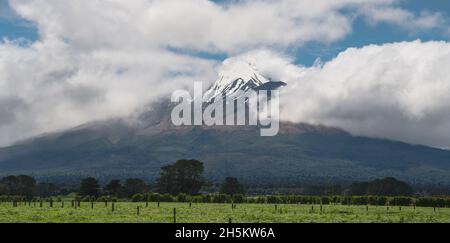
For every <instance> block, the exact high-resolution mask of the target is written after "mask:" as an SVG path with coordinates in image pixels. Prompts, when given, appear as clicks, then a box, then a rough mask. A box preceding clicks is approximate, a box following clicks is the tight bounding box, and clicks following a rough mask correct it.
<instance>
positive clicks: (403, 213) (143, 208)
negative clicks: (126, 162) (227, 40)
mask: <svg viewBox="0 0 450 243" xmlns="http://www.w3.org/2000/svg"><path fill="white" fill-rule="evenodd" d="M113 208H114V209H113ZM174 211H175V215H174ZM174 216H175V218H176V222H177V223H228V222H230V220H231V222H233V223H310V222H317V223H358V222H362V223H377V222H380V223H402V222H404V223H422V222H423V223H433V222H436V223H449V222H450V209H449V208H433V207H427V208H425V207H416V208H414V207H412V206H411V207H404V206H403V207H399V206H391V207H388V206H348V205H331V204H330V205H322V206H321V205H297V204H280V205H276V204H235V206H232V204H213V203H159V206H158V203H155V202H151V203H145V202H143V203H133V202H116V203H114V206H113V203H111V202H110V203H107V204H106V203H102V202H95V203H91V202H81V203H80V205H79V206H78V205H77V204H75V205H74V206H72V204H71V202H70V201H64V203H63V202H54V203H53V204H52V205H50V204H49V203H48V202H44V203H43V204H42V206H41V205H40V203H35V202H33V203H19V204H18V205H16V206H14V205H13V203H8V202H3V203H1V204H0V222H1V223H8V222H9V223H48V222H54V223H173V222H174Z"/></svg>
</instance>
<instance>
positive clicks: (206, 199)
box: [0, 193, 450, 208]
mask: <svg viewBox="0 0 450 243" xmlns="http://www.w3.org/2000/svg"><path fill="white" fill-rule="evenodd" d="M41 201H45V202H58V201H62V199H61V198H55V199H54V198H45V199H42V198H33V199H27V198H26V197H23V196H6V195H3V196H0V202H3V203H4V202H23V203H31V202H41ZM75 201H81V202H118V201H132V202H147V203H148V202H154V203H163V202H180V203H228V204H232V203H234V204H241V203H250V204H300V205H370V206H405V207H409V206H417V207H440V208H447V207H450V197H404V196H400V197H386V196H300V195H281V196H257V197H246V196H243V195H227V194H203V195H188V194H184V193H182V194H178V195H171V194H160V193H144V194H141V193H138V194H135V195H133V196H132V197H131V199H123V198H122V199H119V198H114V197H110V196H100V197H97V198H94V197H88V196H85V197H78V198H76V199H75Z"/></svg>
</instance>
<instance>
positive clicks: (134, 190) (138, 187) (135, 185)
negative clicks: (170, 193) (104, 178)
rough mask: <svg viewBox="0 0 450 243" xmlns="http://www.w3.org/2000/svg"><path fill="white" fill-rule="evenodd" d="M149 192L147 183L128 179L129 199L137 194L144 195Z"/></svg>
mask: <svg viewBox="0 0 450 243" xmlns="http://www.w3.org/2000/svg"><path fill="white" fill-rule="evenodd" d="M147 191H148V186H147V184H146V183H145V181H143V180H141V179H135V178H132V179H127V180H126V181H125V194H126V196H127V197H129V198H131V197H133V196H134V195H135V194H143V193H146V192H147Z"/></svg>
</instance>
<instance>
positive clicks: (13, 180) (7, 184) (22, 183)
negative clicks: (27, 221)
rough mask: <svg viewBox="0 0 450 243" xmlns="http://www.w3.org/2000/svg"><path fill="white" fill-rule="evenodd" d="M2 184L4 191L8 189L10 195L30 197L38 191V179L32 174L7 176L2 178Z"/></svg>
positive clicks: (0, 181)
mask: <svg viewBox="0 0 450 243" xmlns="http://www.w3.org/2000/svg"><path fill="white" fill-rule="evenodd" d="M0 184H2V185H3V188H4V189H3V191H7V192H8V194H9V195H14V196H24V197H26V198H27V199H30V198H32V197H33V196H34V195H35V193H36V180H35V179H34V178H33V177H31V176H27V175H19V176H7V177H5V178H3V179H1V180H0Z"/></svg>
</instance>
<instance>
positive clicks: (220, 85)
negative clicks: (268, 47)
mask: <svg viewBox="0 0 450 243" xmlns="http://www.w3.org/2000/svg"><path fill="white" fill-rule="evenodd" d="M224 66H225V67H223V69H222V70H221V71H220V72H219V79H218V80H217V81H216V82H215V83H214V85H213V86H212V87H211V88H210V89H209V90H208V91H206V93H205V94H204V96H203V101H204V102H206V103H211V102H214V101H215V100H217V99H225V98H228V99H237V98H239V97H241V96H242V95H245V94H246V93H247V92H249V91H250V90H253V91H258V90H274V89H278V88H280V87H282V86H286V83H284V82H281V81H276V82H275V81H272V80H269V79H266V78H265V77H264V76H262V75H261V74H259V71H258V69H257V68H256V67H255V66H254V65H252V64H251V63H248V62H244V61H236V62H232V63H226V64H225V65H224Z"/></svg>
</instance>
